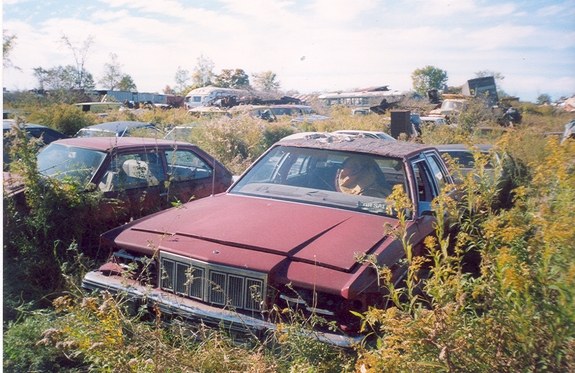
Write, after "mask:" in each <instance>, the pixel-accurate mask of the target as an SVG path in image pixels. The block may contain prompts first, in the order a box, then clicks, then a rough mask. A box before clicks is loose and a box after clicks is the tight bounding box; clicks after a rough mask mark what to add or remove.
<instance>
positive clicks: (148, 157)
mask: <svg viewBox="0 0 575 373" xmlns="http://www.w3.org/2000/svg"><path fill="white" fill-rule="evenodd" d="M164 180H165V173H164V170H163V166H162V162H161V158H160V157H159V156H158V154H157V153H155V152H142V153H131V154H117V155H116V156H114V157H113V158H112V161H111V162H110V165H109V166H108V170H107V171H106V173H105V174H104V177H103V178H102V181H101V182H100V184H99V188H100V190H101V191H102V192H111V191H121V190H126V189H135V188H146V187H151V186H157V185H160V183H161V182H163V181H164Z"/></svg>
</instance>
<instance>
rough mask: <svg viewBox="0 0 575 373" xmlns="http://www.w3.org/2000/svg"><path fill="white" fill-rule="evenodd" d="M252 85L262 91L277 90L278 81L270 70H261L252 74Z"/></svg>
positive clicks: (278, 86)
mask: <svg viewBox="0 0 575 373" xmlns="http://www.w3.org/2000/svg"><path fill="white" fill-rule="evenodd" d="M252 77H253V78H254V86H255V87H256V88H257V89H260V90H262V91H264V92H277V91H278V90H279V88H280V82H279V81H277V80H276V78H277V75H276V73H274V72H272V71H269V70H268V71H263V72H261V73H257V74H252Z"/></svg>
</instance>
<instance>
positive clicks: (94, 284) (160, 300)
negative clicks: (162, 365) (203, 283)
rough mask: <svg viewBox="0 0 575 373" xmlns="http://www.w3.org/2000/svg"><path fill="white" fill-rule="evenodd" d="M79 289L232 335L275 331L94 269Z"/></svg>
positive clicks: (321, 335)
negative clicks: (113, 296)
mask: <svg viewBox="0 0 575 373" xmlns="http://www.w3.org/2000/svg"><path fill="white" fill-rule="evenodd" d="M82 287H83V288H85V289H88V290H97V291H109V292H111V293H117V294H125V295H126V296H127V297H128V298H129V299H132V300H139V301H141V302H145V303H147V304H149V305H155V306H157V307H158V308H159V310H160V311H161V312H162V313H163V314H167V315H174V316H178V317H181V318H183V319H186V320H189V321H192V322H198V321H201V322H203V323H205V324H208V325H214V326H224V327H225V328H226V329H227V330H229V331H232V332H245V331H248V330H249V331H251V332H253V333H254V334H256V335H260V334H262V333H265V332H267V331H272V332H273V331H275V330H276V329H277V325H276V324H274V323H272V322H269V321H264V320H261V319H259V318H257V317H251V316H248V315H243V314H240V313H237V312H234V311H230V310H226V309H221V308H218V307H213V306H210V305H207V304H204V303H200V302H197V301H194V300H192V299H188V298H184V297H180V296H178V295H175V294H172V293H168V292H166V291H163V290H161V289H159V288H154V287H150V286H143V285H141V284H140V283H139V282H137V281H134V280H130V279H125V278H122V277H120V276H107V275H104V274H103V273H102V272H100V271H97V270H96V271H92V272H89V273H87V274H86V276H85V277H84V279H83V281H82ZM306 335H307V336H309V337H311V338H316V339H317V340H319V341H322V342H325V343H329V344H332V345H334V346H338V347H352V346H354V345H357V344H359V343H360V342H361V341H362V340H363V337H361V336H347V335H343V334H336V333H327V332H319V331H309V332H306Z"/></svg>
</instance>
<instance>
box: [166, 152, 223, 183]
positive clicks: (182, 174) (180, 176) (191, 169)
mask: <svg viewBox="0 0 575 373" xmlns="http://www.w3.org/2000/svg"><path fill="white" fill-rule="evenodd" d="M166 162H167V163H168V175H170V180H172V181H189V180H198V179H205V178H209V177H211V176H212V173H213V169H212V167H211V166H210V165H208V164H207V163H206V162H205V161H204V160H203V159H202V158H200V157H199V156H198V155H197V154H196V153H194V152H192V151H189V150H168V151H166Z"/></svg>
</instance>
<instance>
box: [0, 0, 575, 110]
mask: <svg viewBox="0 0 575 373" xmlns="http://www.w3.org/2000/svg"><path fill="white" fill-rule="evenodd" d="M2 29H3V30H4V35H15V36H16V39H15V40H14V47H13V49H12V51H11V52H10V54H9V56H8V57H9V60H10V62H11V64H12V66H8V67H4V68H3V74H2V86H3V87H4V88H5V89H7V90H11V91H15V90H25V89H32V88H37V87H38V82H37V80H36V79H35V78H34V76H33V69H34V68H35V67H42V68H44V69H49V68H53V67H56V66H66V65H75V59H74V55H73V52H72V50H71V48H70V47H69V46H66V45H65V44H64V43H63V42H62V37H63V36H65V37H67V38H68V40H69V41H70V42H71V44H72V46H73V47H75V48H76V49H77V50H81V49H82V46H83V45H84V43H85V42H86V41H87V40H89V39H90V38H91V40H92V43H91V44H90V47H89V48H88V49H87V54H86V57H85V59H84V60H85V67H86V70H87V71H88V72H90V73H91V74H92V75H93V77H94V80H95V82H96V83H97V84H96V85H97V88H101V89H103V88H105V87H103V86H101V85H100V84H98V81H99V80H100V79H101V78H102V76H103V75H104V66H105V65H106V64H107V63H110V62H111V61H112V59H111V55H112V54H115V55H116V56H117V62H118V63H119V64H120V67H121V71H122V72H123V73H124V74H128V75H130V76H131V77H132V79H133V80H134V83H135V84H136V86H137V88H138V91H140V92H162V91H163V89H164V88H165V87H166V85H169V86H172V87H174V86H176V81H175V80H176V79H175V76H176V71H177V70H178V69H184V70H188V71H189V72H190V73H191V72H192V71H193V70H194V68H195V67H196V66H197V65H198V61H199V59H200V58H204V59H209V60H211V61H212V62H213V63H214V70H213V72H214V73H215V74H219V73H220V72H221V70H222V69H236V68H237V69H243V70H244V71H245V72H246V73H247V74H248V75H249V76H250V77H251V76H252V74H258V73H261V72H264V71H272V72H274V73H275V74H276V76H277V80H278V81H279V83H280V89H282V90H283V91H297V92H299V93H302V94H306V93H314V92H329V91H345V90H351V89H356V88H362V87H370V86H380V85H389V87H390V88H391V89H393V90H399V91H408V90H410V89H412V83H413V82H412V79H411V74H412V73H413V72H414V71H415V70H416V69H420V68H424V67H426V66H434V67H437V68H440V69H442V70H445V71H446V72H447V75H448V82H447V84H448V85H450V86H461V85H462V84H464V83H465V81H466V80H468V79H472V78H475V77H476V76H477V75H476V73H477V72H480V71H491V72H495V73H498V74H500V75H501V76H503V80H500V81H499V82H498V88H500V89H502V90H503V91H505V92H506V93H507V94H509V95H512V96H518V97H519V98H520V99H521V100H522V101H532V102H534V101H536V100H537V97H538V96H539V95H541V94H548V95H550V96H551V98H552V99H554V100H556V99H558V98H559V97H561V96H567V97H569V96H573V95H575V0H557V1H547V0H524V1H523V0H520V1H511V0H393V1H392V0H353V1H350V0H309V1H303V0H194V1H188V0H90V1H85V0H3V2H2ZM252 80H253V79H252Z"/></svg>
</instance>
